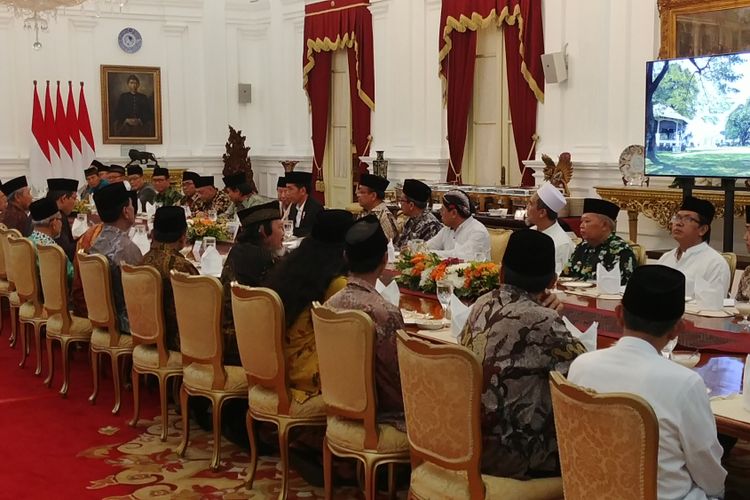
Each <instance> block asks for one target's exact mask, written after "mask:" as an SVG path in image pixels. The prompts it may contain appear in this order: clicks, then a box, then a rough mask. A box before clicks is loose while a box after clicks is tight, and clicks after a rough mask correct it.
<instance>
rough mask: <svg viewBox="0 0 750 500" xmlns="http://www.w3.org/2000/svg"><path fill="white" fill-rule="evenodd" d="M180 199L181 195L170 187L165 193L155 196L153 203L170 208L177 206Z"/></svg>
mask: <svg viewBox="0 0 750 500" xmlns="http://www.w3.org/2000/svg"><path fill="white" fill-rule="evenodd" d="M181 199H182V194H181V193H180V192H179V191H177V190H176V189H175V188H173V187H171V186H170V187H168V188H167V189H166V191H164V192H161V193H157V194H156V198H154V203H161V206H163V207H171V206H172V205H179V203H180V200H181Z"/></svg>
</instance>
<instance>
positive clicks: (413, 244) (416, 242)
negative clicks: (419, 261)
mask: <svg viewBox="0 0 750 500" xmlns="http://www.w3.org/2000/svg"><path fill="white" fill-rule="evenodd" d="M408 245H409V251H410V252H411V253H412V254H415V253H419V252H421V251H422V247H424V240H423V239H420V238H415V239H413V240H411V241H409V243H408Z"/></svg>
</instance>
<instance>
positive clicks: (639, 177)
mask: <svg viewBox="0 0 750 500" xmlns="http://www.w3.org/2000/svg"><path fill="white" fill-rule="evenodd" d="M619 165H620V172H621V173H622V182H623V183H625V185H627V186H642V185H643V184H644V182H645V184H646V185H648V178H647V177H646V173H645V167H646V158H645V156H644V150H643V146H641V145H640V144H632V145H630V146H628V147H626V148H625V149H624V150H623V151H622V153H620V160H619Z"/></svg>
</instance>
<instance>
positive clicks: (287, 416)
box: [232, 283, 326, 500]
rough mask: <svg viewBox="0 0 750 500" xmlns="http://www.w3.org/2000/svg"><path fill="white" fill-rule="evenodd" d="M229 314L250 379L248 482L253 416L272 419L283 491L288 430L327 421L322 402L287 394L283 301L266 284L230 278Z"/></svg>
mask: <svg viewBox="0 0 750 500" xmlns="http://www.w3.org/2000/svg"><path fill="white" fill-rule="evenodd" d="M232 315H233V318H234V328H235V331H236V334H237V343H238V346H239V350H240V357H241V359H242V366H243V367H244V368H245V372H246V374H247V379H248V381H249V383H250V384H251V386H252V387H251V388H250V391H249V393H248V406H249V409H248V412H247V433H248V435H249V436H250V445H251V446H250V467H249V469H248V480H247V485H248V487H249V488H252V487H253V479H254V477H255V469H256V467H257V463H258V452H257V445H256V438H255V430H254V425H253V421H254V420H261V421H264V422H272V423H274V424H275V425H276V427H278V429H279V450H280V456H281V491H280V492H279V499H280V500H283V499H285V498H286V497H287V489H288V476H289V461H288V448H289V431H290V430H291V429H292V428H293V427H298V426H304V425H317V426H321V425H326V409H325V403H324V402H323V398H322V397H321V396H315V397H312V398H310V399H309V400H307V401H305V402H304V403H303V404H299V403H297V402H296V401H295V400H294V399H292V398H291V397H290V394H289V380H288V378H287V368H286V358H285V356H284V332H285V326H284V323H285V321H284V305H283V304H282V303H281V299H280V298H279V296H278V294H277V293H276V292H274V291H273V290H271V289H268V288H250V287H247V286H242V285H238V284H236V283H233V284H232Z"/></svg>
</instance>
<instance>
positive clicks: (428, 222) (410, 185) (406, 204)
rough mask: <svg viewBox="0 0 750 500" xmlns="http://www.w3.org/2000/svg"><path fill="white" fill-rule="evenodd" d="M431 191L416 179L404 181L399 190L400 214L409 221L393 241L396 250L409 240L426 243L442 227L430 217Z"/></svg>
mask: <svg viewBox="0 0 750 500" xmlns="http://www.w3.org/2000/svg"><path fill="white" fill-rule="evenodd" d="M431 200H432V190H431V189H430V186H428V185H427V184H425V183H424V182H422V181H418V180H416V179H406V180H405V181H404V187H403V189H402V190H401V197H400V198H399V200H398V201H399V204H400V205H401V212H403V213H404V215H406V216H407V217H408V218H409V220H407V221H406V223H405V224H404V228H403V230H402V231H401V234H399V235H398V237H397V238H396V239H395V240H394V241H393V245H394V246H395V247H396V248H401V247H403V246H404V245H406V244H407V243H409V242H410V241H411V240H422V241H428V240H429V239H430V238H432V237H433V236H435V235H436V234H438V232H440V230H441V229H442V228H443V225H442V224H441V223H440V221H439V220H437V217H435V216H434V215H432V210H430V201H431Z"/></svg>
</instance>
